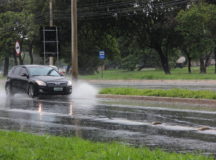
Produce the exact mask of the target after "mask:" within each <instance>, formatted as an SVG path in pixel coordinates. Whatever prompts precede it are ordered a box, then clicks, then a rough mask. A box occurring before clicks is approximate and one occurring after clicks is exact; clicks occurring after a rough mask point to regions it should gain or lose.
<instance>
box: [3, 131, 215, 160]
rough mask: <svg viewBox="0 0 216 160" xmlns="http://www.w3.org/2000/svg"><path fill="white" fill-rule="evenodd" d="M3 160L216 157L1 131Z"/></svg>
mask: <svg viewBox="0 0 216 160" xmlns="http://www.w3.org/2000/svg"><path fill="white" fill-rule="evenodd" d="M0 159H2V160H144V159H145V160H213V157H206V156H203V155H198V154H197V155H195V154H178V153H168V152H163V151H161V150H154V151H151V150H149V149H146V148H134V147H129V146H125V145H121V144H117V143H109V144H108V143H94V142H90V141H86V140H81V139H79V138H64V137H55V136H37V135H32V134H26V133H18V132H7V131H0Z"/></svg>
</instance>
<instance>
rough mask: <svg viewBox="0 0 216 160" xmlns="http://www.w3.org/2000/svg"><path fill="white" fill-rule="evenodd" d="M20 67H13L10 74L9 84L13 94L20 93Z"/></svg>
mask: <svg viewBox="0 0 216 160" xmlns="http://www.w3.org/2000/svg"><path fill="white" fill-rule="evenodd" d="M20 69H21V67H20V66H17V67H14V68H13V70H12V72H11V73H10V84H11V87H12V89H13V91H14V92H18V93H19V92H20V82H19V72H20Z"/></svg>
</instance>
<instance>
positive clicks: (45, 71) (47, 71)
mask: <svg viewBox="0 0 216 160" xmlns="http://www.w3.org/2000/svg"><path fill="white" fill-rule="evenodd" d="M28 71H29V73H30V76H57V77H59V76H61V75H60V74H59V73H58V72H57V71H56V70H55V69H54V68H52V67H48V66H43V67H29V68H28Z"/></svg>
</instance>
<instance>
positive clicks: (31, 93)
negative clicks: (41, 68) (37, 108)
mask: <svg viewBox="0 0 216 160" xmlns="http://www.w3.org/2000/svg"><path fill="white" fill-rule="evenodd" d="M28 95H29V97H32V98H34V97H36V96H37V92H36V89H35V87H34V85H33V84H30V85H29V88H28Z"/></svg>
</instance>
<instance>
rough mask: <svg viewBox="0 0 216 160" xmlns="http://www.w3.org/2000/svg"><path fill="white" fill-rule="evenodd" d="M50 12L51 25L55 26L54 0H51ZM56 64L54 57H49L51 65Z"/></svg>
mask: <svg viewBox="0 0 216 160" xmlns="http://www.w3.org/2000/svg"><path fill="white" fill-rule="evenodd" d="M49 13H50V22H49V25H50V27H52V26H53V0H49ZM53 64H54V57H49V65H53Z"/></svg>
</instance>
